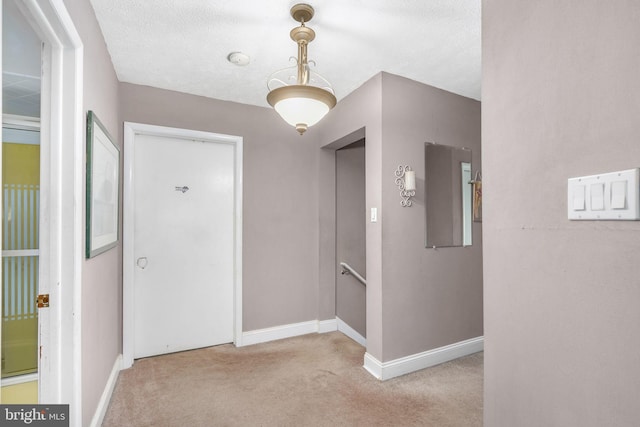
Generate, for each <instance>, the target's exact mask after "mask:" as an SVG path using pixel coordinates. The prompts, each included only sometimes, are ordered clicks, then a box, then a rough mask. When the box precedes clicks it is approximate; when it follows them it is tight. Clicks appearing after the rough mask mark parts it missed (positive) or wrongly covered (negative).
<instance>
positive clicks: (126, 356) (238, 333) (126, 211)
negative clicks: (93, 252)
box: [122, 122, 243, 369]
mask: <svg viewBox="0 0 640 427" xmlns="http://www.w3.org/2000/svg"><path fill="white" fill-rule="evenodd" d="M138 134H144V135H155V136H165V137H173V138H185V139H198V140H203V141H213V142H226V143H230V144H233V145H234V147H235V167H234V169H235V184H236V185H235V208H234V211H235V230H234V231H235V233H234V246H235V256H234V258H235V265H234V340H233V342H234V344H235V345H237V346H241V345H242V142H243V140H242V137H240V136H232V135H222V134H217V133H211V132H202V131H195V130H188V129H179V128H170V127H164V126H155V125H146V124H142V123H132V122H124V191H123V201H122V204H123V218H122V232H123V237H122V243H123V247H122V267H123V283H122V357H123V360H122V367H123V368H124V369H126V368H130V367H131V366H132V365H133V354H134V353H133V349H134V331H135V329H134V309H135V308H134V307H135V305H134V289H133V277H134V267H135V258H134V253H133V224H134V212H135V205H134V194H133V189H134V188H135V187H134V178H133V165H134V163H135V162H134V160H135V158H134V142H135V136H136V135H138Z"/></svg>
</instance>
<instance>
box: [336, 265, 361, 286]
mask: <svg viewBox="0 0 640 427" xmlns="http://www.w3.org/2000/svg"><path fill="white" fill-rule="evenodd" d="M340 267H342V271H341V272H340V274H351V275H353V277H355V278H356V279H357V280H358V281H359V282H360V283H362V284H363V285H365V286H367V280H366V279H365V278H364V277H362V276H361V275H360V274H358V272H357V271H355V270H354V269H353V267H351V266H350V265H349V264H347V263H346V262H341V263H340Z"/></svg>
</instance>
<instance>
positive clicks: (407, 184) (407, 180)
mask: <svg viewBox="0 0 640 427" xmlns="http://www.w3.org/2000/svg"><path fill="white" fill-rule="evenodd" d="M404 189H405V190H407V191H415V189H416V172H415V171H412V170H408V171H405V173H404Z"/></svg>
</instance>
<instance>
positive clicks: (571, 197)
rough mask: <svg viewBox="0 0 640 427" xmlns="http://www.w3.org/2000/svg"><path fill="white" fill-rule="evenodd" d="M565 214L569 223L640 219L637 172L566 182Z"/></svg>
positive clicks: (581, 178)
mask: <svg viewBox="0 0 640 427" xmlns="http://www.w3.org/2000/svg"><path fill="white" fill-rule="evenodd" d="M567 214H568V217H569V219H573V220H638V219H640V168H635V169H628V170H623V171H618V172H609V173H601V174H598V175H589V176H582V177H577V178H569V180H568V183H567Z"/></svg>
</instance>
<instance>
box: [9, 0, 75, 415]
mask: <svg viewBox="0 0 640 427" xmlns="http://www.w3.org/2000/svg"><path fill="white" fill-rule="evenodd" d="M1 3H2V0H0V5H1ZM17 4H18V7H19V8H20V10H21V11H22V13H23V14H24V15H25V18H26V19H27V21H28V22H29V23H30V24H31V26H32V27H33V29H34V30H35V31H36V33H37V34H38V36H39V37H40V38H41V40H42V41H43V42H44V48H43V51H42V94H41V104H42V108H41V129H40V135H41V148H40V150H41V159H42V162H41V169H40V177H41V186H40V197H41V200H40V208H41V215H40V230H41V235H40V251H41V257H40V277H39V286H40V292H41V293H49V294H50V301H51V306H50V307H49V308H48V309H41V310H40V311H39V317H40V331H39V338H40V346H41V356H40V358H39V366H38V372H39V400H40V402H42V403H51V404H55V403H67V404H69V405H70V408H69V410H70V425H73V426H80V425H81V423H82V381H81V374H82V365H81V362H82V347H81V342H80V340H81V310H80V309H81V287H80V282H81V268H82V256H83V251H82V243H83V239H82V225H83V218H82V206H83V203H82V201H83V198H84V195H83V192H82V188H83V187H82V178H83V165H84V163H83V155H84V138H83V130H84V117H83V113H82V93H83V74H82V73H83V47H82V40H81V39H80V35H79V34H78V32H77V31H76V28H75V26H74V24H73V21H72V20H71V17H70V16H69V13H68V12H67V9H66V7H65V6H64V3H63V2H62V1H61V0H20V1H19V2H17ZM0 26H1V24H0Z"/></svg>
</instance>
